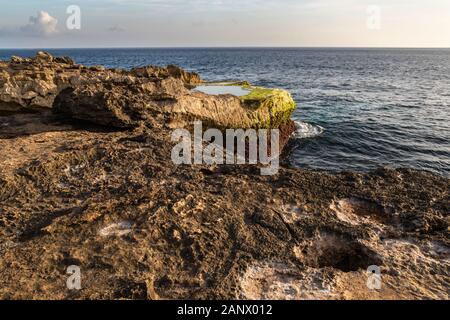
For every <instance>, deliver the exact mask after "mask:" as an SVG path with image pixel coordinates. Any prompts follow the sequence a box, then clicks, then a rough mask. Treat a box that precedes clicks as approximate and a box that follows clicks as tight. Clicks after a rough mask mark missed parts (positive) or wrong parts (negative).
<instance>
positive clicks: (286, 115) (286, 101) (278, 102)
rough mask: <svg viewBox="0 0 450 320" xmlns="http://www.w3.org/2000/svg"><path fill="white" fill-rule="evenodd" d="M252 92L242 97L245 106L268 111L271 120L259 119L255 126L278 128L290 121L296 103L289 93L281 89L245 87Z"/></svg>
mask: <svg viewBox="0 0 450 320" xmlns="http://www.w3.org/2000/svg"><path fill="white" fill-rule="evenodd" d="M242 88H244V89H249V90H251V91H250V93H249V94H247V95H245V96H242V97H240V99H241V101H242V102H243V103H244V105H246V106H249V107H252V108H255V109H257V110H268V112H269V118H268V119H267V118H266V117H263V118H264V119H261V117H258V118H257V119H255V120H256V123H255V126H257V127H259V128H278V127H279V126H281V125H282V124H284V123H286V122H287V121H289V120H290V118H291V115H292V112H293V111H294V110H295V108H296V103H295V101H294V100H293V99H292V96H291V95H290V93H289V92H287V91H285V90H281V89H269V88H261V87H251V86H243V87H242Z"/></svg>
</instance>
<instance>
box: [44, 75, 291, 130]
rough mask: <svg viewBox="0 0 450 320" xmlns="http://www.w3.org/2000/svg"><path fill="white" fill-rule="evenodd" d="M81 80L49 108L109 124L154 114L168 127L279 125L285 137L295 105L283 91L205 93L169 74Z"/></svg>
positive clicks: (129, 124) (148, 119)
mask: <svg viewBox="0 0 450 320" xmlns="http://www.w3.org/2000/svg"><path fill="white" fill-rule="evenodd" d="M133 80H134V81H131V82H130V81H123V80H122V81H117V80H111V81H104V82H98V83H84V84H81V85H79V86H77V87H75V88H68V89H66V90H63V91H62V92H61V93H60V94H59V95H58V96H57V98H56V99H55V103H54V106H53V111H54V112H55V113H57V114H60V115H64V116H65V117H67V118H74V119H80V120H86V121H90V122H94V123H97V124H101V125H106V126H112V127H121V128H126V127H136V126H139V125H141V124H142V123H144V124H145V123H146V122H148V124H150V125H151V126H153V125H154V122H153V121H152V120H154V119H155V118H156V117H158V115H159V116H160V118H161V119H164V120H161V121H164V123H162V124H166V125H167V126H169V127H171V128H186V127H190V126H191V124H192V122H193V120H201V121H202V122H203V123H204V124H205V126H209V127H214V128H219V129H227V128H244V129H247V128H256V129H261V128H267V129H270V128H280V127H283V128H284V129H285V134H284V135H286V136H287V137H288V136H290V134H291V133H292V132H293V130H295V128H294V127H293V125H292V122H291V120H290V116H291V113H292V111H293V110H294V108H295V103H294V101H293V100H292V98H291V96H290V95H289V93H287V92H286V91H283V90H270V89H261V88H254V90H253V91H251V93H250V94H249V95H248V96H246V97H241V98H239V97H236V96H233V95H208V94H204V93H201V92H194V91H190V90H188V89H186V88H185V87H184V83H183V81H181V80H179V79H175V78H172V77H168V78H154V79H153V80H149V79H147V78H146V79H145V80H143V79H140V78H137V79H133ZM287 129H288V130H287Z"/></svg>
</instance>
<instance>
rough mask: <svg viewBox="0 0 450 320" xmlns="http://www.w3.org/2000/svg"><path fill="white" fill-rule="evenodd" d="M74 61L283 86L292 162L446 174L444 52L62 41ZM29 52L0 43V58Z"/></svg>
mask: <svg viewBox="0 0 450 320" xmlns="http://www.w3.org/2000/svg"><path fill="white" fill-rule="evenodd" d="M48 51H50V52H51V53H52V54H55V55H69V56H71V57H72V58H74V59H75V60H76V61H77V62H78V63H81V64H86V65H105V66H107V67H122V68H130V67H133V66H141V65H146V64H154V65H167V64H177V65H180V66H182V67H184V68H186V69H188V70H194V71H197V72H199V73H200V74H201V75H202V77H203V78H204V79H206V80H225V79H242V80H248V81H250V82H252V83H253V84H255V85H260V86H268V87H280V88H284V89H287V90H289V91H290V92H291V93H292V95H293V97H294V99H295V100H296V101H297V103H298V109H297V111H296V112H295V115H294V118H295V120H296V121H297V123H298V125H299V132H298V134H297V137H296V139H295V148H294V150H293V152H292V156H291V161H292V163H293V164H294V165H296V166H298V167H308V168H320V169H327V170H347V169H349V170H358V171H366V170H370V169H374V168H377V167H380V166H389V167H412V168H417V169H426V170H430V171H434V172H437V173H440V174H442V175H445V176H450V109H449V108H450V107H449V105H450V50H448V49H441V50H431V49H429V50H422V49H416V50H413V49H411V50H410V49H407V50H406V49H402V50H400V49H75V50H74V49H70V50H69V49H68V50H48ZM34 53H35V51H29V50H0V59H7V58H9V56H11V55H12V54H15V55H21V56H30V55H34Z"/></svg>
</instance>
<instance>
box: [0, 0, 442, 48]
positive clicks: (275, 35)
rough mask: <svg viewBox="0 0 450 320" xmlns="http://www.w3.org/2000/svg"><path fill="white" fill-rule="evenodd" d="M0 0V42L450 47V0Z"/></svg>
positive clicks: (54, 45)
mask: <svg viewBox="0 0 450 320" xmlns="http://www.w3.org/2000/svg"><path fill="white" fill-rule="evenodd" d="M0 5H1V9H0V10H1V11H0V48H77V47H89V48H92V47H241V46H244V47H251V46H264V47H450V0H430V1H426V0H70V1H66V0H53V1H50V0H20V1H10V0H0ZM73 5H75V6H76V7H73Z"/></svg>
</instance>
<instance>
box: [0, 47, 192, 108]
mask: <svg viewBox="0 0 450 320" xmlns="http://www.w3.org/2000/svg"><path fill="white" fill-rule="evenodd" d="M135 78H141V79H155V78H157V79H163V78H175V79H180V81H182V82H183V83H184V84H186V85H187V86H189V85H195V84H197V83H199V82H201V79H200V77H199V76H198V75H197V74H196V73H189V72H187V71H184V70H182V69H180V68H178V67H176V66H168V67H167V68H161V67H153V66H147V67H143V68H137V69H133V70H131V71H126V70H119V69H106V68H104V67H101V66H94V67H86V66H82V65H78V64H75V62H74V61H73V60H72V59H71V58H69V57H53V56H52V55H50V54H48V53H46V52H38V53H37V54H36V56H35V57H34V58H20V57H16V56H13V57H11V59H10V61H0V111H17V110H30V109H39V108H51V107H52V105H53V101H54V99H55V97H56V96H57V95H58V94H59V92H61V91H62V90H64V89H66V88H68V87H76V86H79V85H80V84H83V83H97V82H102V81H108V80H112V79H115V80H118V81H125V80H127V79H128V81H133V80H134V79H135Z"/></svg>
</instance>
